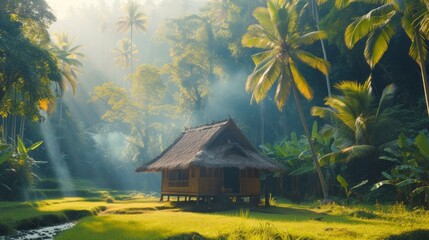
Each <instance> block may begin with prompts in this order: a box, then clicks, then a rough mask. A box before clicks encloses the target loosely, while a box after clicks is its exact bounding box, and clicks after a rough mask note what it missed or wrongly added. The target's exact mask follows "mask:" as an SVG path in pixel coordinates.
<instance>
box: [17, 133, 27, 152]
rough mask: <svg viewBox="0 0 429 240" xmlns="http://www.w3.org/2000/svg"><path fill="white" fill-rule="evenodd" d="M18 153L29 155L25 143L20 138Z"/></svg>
mask: <svg viewBox="0 0 429 240" xmlns="http://www.w3.org/2000/svg"><path fill="white" fill-rule="evenodd" d="M17 148H18V152H19V153H21V154H27V152H28V151H27V148H26V147H25V145H24V142H23V141H22V140H21V138H20V137H18V147H17Z"/></svg>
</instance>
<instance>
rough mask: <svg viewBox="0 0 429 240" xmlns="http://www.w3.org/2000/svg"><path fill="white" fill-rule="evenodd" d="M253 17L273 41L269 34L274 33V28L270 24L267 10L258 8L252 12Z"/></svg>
mask: <svg viewBox="0 0 429 240" xmlns="http://www.w3.org/2000/svg"><path fill="white" fill-rule="evenodd" d="M253 16H254V17H255V18H256V20H257V21H258V23H259V24H260V25H261V26H262V28H263V29H265V31H266V33H267V34H269V38H270V39H275V36H274V35H273V34H271V33H274V32H275V30H274V26H273V24H272V22H271V18H270V14H269V13H268V10H267V9H266V8H263V7H258V8H256V9H255V10H254V11H253Z"/></svg>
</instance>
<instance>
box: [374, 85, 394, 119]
mask: <svg viewBox="0 0 429 240" xmlns="http://www.w3.org/2000/svg"><path fill="white" fill-rule="evenodd" d="M395 92H396V86H395V85H394V84H389V85H387V86H386V87H385V88H384V90H383V93H382V94H381V98H380V101H379V103H378V108H377V113H376V114H375V117H376V118H378V115H379V113H380V111H381V110H382V108H383V107H384V106H386V104H387V102H389V101H390V100H392V99H393V97H394V96H395Z"/></svg>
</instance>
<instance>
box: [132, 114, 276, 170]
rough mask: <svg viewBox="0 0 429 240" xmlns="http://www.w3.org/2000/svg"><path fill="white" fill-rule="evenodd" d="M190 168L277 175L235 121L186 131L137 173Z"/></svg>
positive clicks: (273, 164)
mask: <svg viewBox="0 0 429 240" xmlns="http://www.w3.org/2000/svg"><path fill="white" fill-rule="evenodd" d="M189 167H238V168H240V169H243V168H257V169H260V170H268V171H275V170H278V169H279V167H278V166H277V165H276V164H275V163H272V162H270V161H269V160H267V159H265V158H264V157H262V156H261V155H259V154H258V153H257V151H256V149H255V148H254V147H253V146H252V144H251V143H250V142H249V141H248V140H247V139H246V137H245V136H244V135H243V133H242V132H241V130H240V129H239V128H238V127H237V125H236V124H235V123H234V121H232V119H229V120H226V121H222V122H218V123H214V124H211V125H204V126H200V127H196V128H191V129H188V130H185V131H184V132H183V133H182V134H181V135H180V136H179V137H178V138H177V139H176V140H175V141H174V142H173V144H171V145H170V146H169V147H168V148H167V149H165V150H164V151H163V152H162V153H161V154H160V155H159V156H158V157H156V158H155V159H153V160H152V161H150V162H148V163H146V164H144V165H143V166H141V167H139V168H137V169H136V171H137V172H151V171H162V170H173V169H186V168H189Z"/></svg>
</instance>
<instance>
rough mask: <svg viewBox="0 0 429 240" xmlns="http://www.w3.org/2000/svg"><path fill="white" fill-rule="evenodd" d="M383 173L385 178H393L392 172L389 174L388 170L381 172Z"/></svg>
mask: <svg viewBox="0 0 429 240" xmlns="http://www.w3.org/2000/svg"><path fill="white" fill-rule="evenodd" d="M381 175H383V176H384V177H385V178H387V179H389V180H392V179H393V177H392V176H391V175H390V174H388V173H387V172H381Z"/></svg>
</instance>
